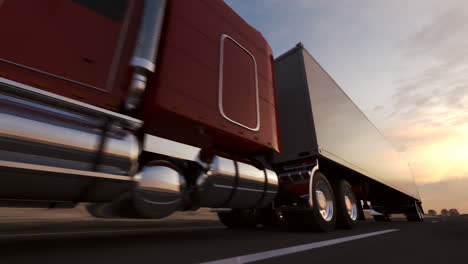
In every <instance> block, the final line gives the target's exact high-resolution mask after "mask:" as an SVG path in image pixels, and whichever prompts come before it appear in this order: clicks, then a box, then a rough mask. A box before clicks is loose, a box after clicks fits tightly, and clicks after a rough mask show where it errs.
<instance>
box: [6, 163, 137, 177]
mask: <svg viewBox="0 0 468 264" xmlns="http://www.w3.org/2000/svg"><path fill="white" fill-rule="evenodd" d="M0 167H6V168H13V169H25V170H31V171H41V172H51V173H59V174H64V175H70V176H72V175H74V176H86V177H96V178H105V179H113V180H121V181H133V178H132V177H128V176H121V175H115V174H108V173H102V172H94V171H83V170H74V169H66V168H58V167H51V166H44V165H35V164H27V163H21V162H13V161H4V160H0Z"/></svg>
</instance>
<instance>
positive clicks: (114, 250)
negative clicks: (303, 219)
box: [0, 209, 468, 264]
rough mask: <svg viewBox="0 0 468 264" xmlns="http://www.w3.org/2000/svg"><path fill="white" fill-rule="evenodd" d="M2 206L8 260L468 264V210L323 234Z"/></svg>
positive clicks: (209, 217) (208, 217)
mask: <svg viewBox="0 0 468 264" xmlns="http://www.w3.org/2000/svg"><path fill="white" fill-rule="evenodd" d="M2 210H3V209H2ZM0 212H1V214H0V256H1V258H0V259H1V263H66V264H72V263H222V264H223V263H288V264H293V263H294V264H295V263H392V264H395V263H468V216H460V217H446V218H438V217H436V218H427V219H426V221H425V222H424V223H409V222H406V221H405V220H404V219H396V220H395V221H392V222H387V223H381V222H379V223H374V222H373V221H366V222H361V224H360V227H359V228H358V229H356V230H336V231H335V232H332V233H327V234H323V233H311V232H287V231H285V230H283V229H280V228H257V229H255V230H230V229H227V228H225V227H223V226H222V225H221V224H220V223H219V222H218V221H217V220H216V219H215V218H214V215H213V214H210V213H209V212H207V211H204V212H202V213H201V215H202V216H201V217H200V216H197V215H196V214H194V213H192V214H190V213H189V214H185V215H184V214H179V215H176V216H173V217H172V218H170V219H167V220H159V221H129V220H120V221H113V220H93V219H91V218H89V219H88V218H85V219H81V220H80V219H75V218H66V217H62V218H60V217H58V218H56V219H46V217H43V218H40V217H39V218H38V217H37V216H36V217H35V218H34V217H33V218H32V219H33V220H31V221H29V222H28V221H26V220H25V218H18V216H17V217H16V218H14V217H11V216H10V217H5V212H4V211H0ZM38 219H39V220H38ZM57 219H58V220H57ZM34 222H36V224H34Z"/></svg>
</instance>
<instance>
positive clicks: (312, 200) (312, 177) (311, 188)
mask: <svg viewBox="0 0 468 264" xmlns="http://www.w3.org/2000/svg"><path fill="white" fill-rule="evenodd" d="M318 169H319V162H318V159H317V163H316V164H315V166H314V167H313V168H312V170H310V172H309V175H310V178H309V205H310V207H313V206H314V199H313V196H312V195H310V194H311V193H312V192H313V186H312V185H313V183H314V174H315V172H316V171H318Z"/></svg>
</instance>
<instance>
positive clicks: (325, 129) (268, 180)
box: [0, 0, 423, 231]
mask: <svg viewBox="0 0 468 264" xmlns="http://www.w3.org/2000/svg"><path fill="white" fill-rule="evenodd" d="M0 35H1V36H2V41H1V42H0V100H1V103H0V106H1V109H0V110H1V112H0V124H1V128H0V168H1V170H0V171H1V179H0V205H1V206H26V207H38V206H39V207H50V208H53V207H73V206H74V205H76V204H78V203H81V202H86V203H90V204H89V205H88V209H89V211H90V212H91V213H92V214H93V215H95V216H98V217H132V218H162V217H165V216H168V215H170V214H171V213H173V212H175V211H184V210H196V209H198V208H200V207H210V208H218V211H219V212H218V216H219V218H220V220H221V222H223V223H224V224H225V225H227V226H229V227H252V226H255V225H257V224H263V225H269V224H275V223H278V222H285V223H286V224H288V225H290V226H292V227H301V228H302V227H304V228H306V227H313V228H315V229H318V230H322V231H331V230H333V229H334V228H335V225H338V226H341V227H345V228H352V227H354V226H355V225H356V224H357V223H358V220H359V219H362V218H363V214H362V207H363V206H364V207H365V208H368V204H369V202H370V203H371V206H372V209H374V210H375V211H377V212H379V213H380V215H378V216H375V218H376V219H377V220H388V219H389V217H390V215H391V214H392V213H405V214H406V215H407V218H408V219H409V220H414V221H422V219H423V215H422V207H421V201H420V197H419V194H418V191H417V189H416V186H415V184H414V181H413V178H412V176H411V173H410V172H409V169H408V165H407V164H406V163H405V162H404V161H403V160H402V159H401V158H400V157H399V156H398V154H397V153H396V152H395V151H394V150H393V148H391V146H390V145H389V144H388V143H387V141H385V139H384V138H383V137H382V136H381V135H380V133H379V132H378V131H377V130H376V129H375V127H374V126H373V125H372V124H371V123H370V122H369V121H368V120H367V118H366V117H365V116H364V115H363V114H362V113H361V111H360V110H359V109H358V108H357V107H356V106H355V105H354V104H353V103H352V101H351V100H350V99H349V98H348V97H347V96H346V95H345V94H344V93H343V91H342V90H341V89H340V88H339V87H338V86H337V85H336V84H335V83H334V82H333V80H332V79H331V78H330V77H329V76H328V75H327V73H326V72H325V71H323V69H321V68H320V66H319V65H318V63H317V62H316V61H315V60H314V59H313V58H312V57H311V56H310V55H309V54H308V53H307V51H306V50H305V49H304V48H303V47H302V45H298V46H297V47H295V48H294V49H292V50H291V51H289V52H287V53H286V54H284V55H282V56H280V57H278V58H277V59H276V60H275V59H274V57H273V54H272V50H271V48H270V46H269V44H268V43H267V41H266V40H265V39H264V38H263V37H262V35H261V33H260V32H258V31H257V30H255V29H254V28H252V27H251V26H250V25H248V24H247V23H246V22H245V21H244V20H243V19H242V18H241V17H239V16H238V15H237V14H236V13H235V12H234V11H233V10H232V9H230V8H229V7H228V6H227V5H226V4H225V3H224V2H223V1H221V0H196V1H184V0H133V1H126V0H102V1H91V0H68V1H62V0H60V1H58V0H47V1H29V0H15V1H2V2H1V3H0Z"/></svg>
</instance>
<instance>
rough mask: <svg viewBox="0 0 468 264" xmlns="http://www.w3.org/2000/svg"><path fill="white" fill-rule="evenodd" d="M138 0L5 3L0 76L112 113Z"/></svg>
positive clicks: (120, 93)
mask: <svg viewBox="0 0 468 264" xmlns="http://www.w3.org/2000/svg"><path fill="white" fill-rule="evenodd" d="M142 7H143V1H141V0H138V1H128V0H118V1H111V0H106V1H98V2H96V1H85V0H74V1H57V0H46V1H27V0H16V1H5V2H4V3H3V4H1V5H0V35H1V36H2V41H1V43H0V77H3V78H7V79H10V80H13V81H17V82H20V83H24V84H26V85H30V86H32V87H35V88H39V89H42V90H46V91H48V92H53V93H56V94H59V95H62V96H65V97H68V98H72V99H76V100H79V101H82V102H85V103H89V104H92V105H95V106H99V107H104V108H108V109H112V110H117V109H118V108H119V106H120V103H121V101H123V98H124V97H125V96H126V94H127V90H128V86H129V81H130V72H129V71H130V68H129V66H128V65H129V61H130V56H131V52H132V48H133V44H134V40H135V37H136V33H137V29H138V28H137V27H138V22H139V18H140V15H139V14H140V13H141V10H142Z"/></svg>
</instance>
